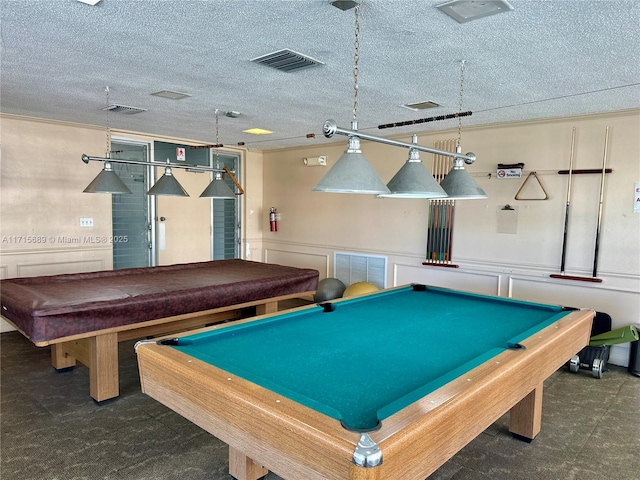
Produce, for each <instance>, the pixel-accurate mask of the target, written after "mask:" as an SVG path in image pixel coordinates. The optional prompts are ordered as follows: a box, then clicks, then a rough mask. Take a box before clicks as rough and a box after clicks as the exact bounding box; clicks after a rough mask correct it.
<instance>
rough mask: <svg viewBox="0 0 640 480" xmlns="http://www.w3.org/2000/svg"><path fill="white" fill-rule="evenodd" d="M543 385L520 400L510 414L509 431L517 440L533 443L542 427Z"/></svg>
mask: <svg viewBox="0 0 640 480" xmlns="http://www.w3.org/2000/svg"><path fill="white" fill-rule="evenodd" d="M542 385H543V384H542V383H541V384H540V385H538V386H537V387H536V388H535V389H534V390H532V391H531V392H530V393H529V394H528V395H527V396H526V397H524V398H523V399H522V400H520V401H519V402H518V403H517V404H516V405H515V406H514V407H513V408H512V409H511V411H510V413H509V431H510V432H511V433H512V434H513V436H515V437H516V438H520V439H522V440H525V441H529V442H530V441H532V440H533V439H534V438H535V437H536V435H538V433H540V429H541V427H542Z"/></svg>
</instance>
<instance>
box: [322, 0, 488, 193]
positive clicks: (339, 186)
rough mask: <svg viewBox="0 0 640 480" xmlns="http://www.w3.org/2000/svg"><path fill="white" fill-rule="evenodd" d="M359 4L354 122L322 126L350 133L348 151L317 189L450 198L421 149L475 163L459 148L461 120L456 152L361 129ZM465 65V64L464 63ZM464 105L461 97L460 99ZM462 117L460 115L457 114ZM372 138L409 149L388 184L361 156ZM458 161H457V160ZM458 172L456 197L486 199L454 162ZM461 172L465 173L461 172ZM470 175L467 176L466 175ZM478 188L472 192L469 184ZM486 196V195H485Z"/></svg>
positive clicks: (326, 132)
mask: <svg viewBox="0 0 640 480" xmlns="http://www.w3.org/2000/svg"><path fill="white" fill-rule="evenodd" d="M359 9H360V6H359V5H358V6H356V7H355V17H356V27H355V57H354V58H355V62H354V63H355V65H354V69H353V78H354V102H353V121H352V122H351V124H352V129H351V130H347V129H344V128H340V127H338V126H337V125H336V122H335V121H334V120H327V121H326V122H325V123H324V125H323V128H322V130H323V133H324V136H325V137H327V138H331V137H332V136H333V135H335V134H336V133H337V134H340V135H347V136H348V137H349V143H348V148H347V150H346V151H345V153H344V154H343V155H342V156H341V157H340V158H339V159H338V161H337V162H336V163H335V165H334V166H333V167H332V168H331V169H330V170H329V171H328V172H327V174H326V175H325V176H324V177H322V179H321V180H320V182H319V183H318V184H317V185H316V186H315V187H314V188H313V190H314V191H316V192H332V193H373V194H377V195H378V196H379V197H397V198H435V199H437V198H448V197H450V196H451V195H452V193H451V192H449V191H448V190H447V189H446V188H445V187H444V185H442V184H440V185H439V184H438V182H437V181H436V180H435V179H434V178H433V175H431V172H430V171H429V169H428V168H427V167H426V166H425V165H424V164H423V163H422V162H421V161H420V155H419V152H421V151H423V152H428V153H433V154H436V155H444V156H448V157H454V158H455V160H456V161H458V160H459V163H460V165H462V162H465V161H466V162H467V163H469V164H471V163H473V162H474V161H475V159H476V156H475V155H474V154H473V153H467V154H466V155H463V154H462V150H461V149H460V147H459V144H460V128H461V127H460V121H459V122H458V149H457V151H456V152H455V153H454V152H447V151H443V150H436V149H434V148H428V147H423V146H421V145H418V143H417V136H415V135H414V136H413V143H404V142H398V141H396V140H390V139H387V138H381V137H376V136H373V135H368V134H364V133H361V132H358V131H357V130H358V122H357V110H358V58H359V32H360V24H359V21H358V11H359ZM463 65H464V64H463ZM462 85H463V83H462V81H461V87H460V98H461V99H462ZM460 102H461V104H462V100H460ZM458 118H460V115H458ZM361 139H364V140H371V141H374V142H378V143H385V144H388V145H393V146H396V147H403V148H408V149H409V159H408V160H407V162H406V163H405V165H403V167H402V168H401V169H400V170H399V171H398V173H396V175H395V176H394V177H393V178H392V179H391V181H390V182H389V184H388V185H384V184H383V183H382V180H380V177H378V174H377V173H376V172H375V170H374V169H373V167H372V166H371V164H369V162H368V161H367V159H366V158H365V157H364V155H362V152H361V151H360V140H361ZM454 163H455V162H454ZM454 170H455V174H454V175H453V178H452V179H451V181H450V183H453V185H452V186H451V187H450V188H452V191H453V192H455V193H456V195H457V197H456V198H484V197H482V196H481V195H482V194H484V192H483V191H482V189H480V187H478V186H477V184H475V181H474V180H473V179H472V178H471V177H470V176H469V174H468V173H467V172H466V170H464V167H463V166H458V164H457V163H455V166H454V169H452V173H453V172H454ZM460 171H461V172H462V173H460ZM465 175H466V176H468V178H466V177H465ZM457 177H465V178H464V181H462V180H459V181H455V182H454V180H455V179H456V178H457ZM468 180H470V181H471V182H469V181H468ZM474 184H475V186H476V187H477V189H476V190H475V191H474V192H473V193H474V195H471V191H470V187H471V186H473V185H474ZM484 196H485V197H486V194H484Z"/></svg>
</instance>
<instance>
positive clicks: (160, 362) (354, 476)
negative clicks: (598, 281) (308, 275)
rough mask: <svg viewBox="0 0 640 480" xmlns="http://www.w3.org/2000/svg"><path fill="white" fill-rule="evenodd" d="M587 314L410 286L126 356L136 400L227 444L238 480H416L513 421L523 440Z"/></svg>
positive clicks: (577, 342) (580, 338) (578, 343)
mask: <svg viewBox="0 0 640 480" xmlns="http://www.w3.org/2000/svg"><path fill="white" fill-rule="evenodd" d="M593 316H594V312H593V311H591V310H578V309H565V308H563V307H559V306H550V305H542V304H536V303H530V302H523V301H516V300H510V299H504V298H498V297H489V296H483V295H475V294H469V293H463V292H458V291H454V290H447V289H441V288H434V287H427V286H424V285H410V286H404V287H397V288H392V289H388V290H384V291H380V292H376V293H373V294H369V295H364V296H361V297H355V298H349V299H341V300H336V301H332V302H328V303H325V304H320V305H311V306H309V307H302V308H300V309H296V310H292V311H289V312H287V313H281V314H273V315H265V316H262V317H258V318H257V319H251V320H248V321H243V322H241V323H236V324H233V325H231V326H225V327H222V328H217V327H214V328H207V329H203V330H200V331H197V332H195V333H191V334H186V335H181V336H177V337H171V338H165V339H163V340H159V341H144V342H139V343H138V344H137V345H136V352H137V356H138V362H139V366H140V376H141V382H142V389H143V391H144V392H145V393H146V394H148V395H150V396H151V397H153V398H155V399H157V400H158V401H160V402H161V403H163V404H165V405H166V406H168V407H169V408H171V409H173V410H174V411H176V412H177V413H179V414H181V415H182V416H184V417H185V418H187V419H189V420H191V421H192V422H194V423H195V424H197V425H199V426H200V427H202V428H203V429H205V430H207V431H208V432H210V433H212V434H213V435H215V436H216V437H218V438H219V439H221V440H222V441H224V442H225V443H227V444H228V445H229V472H230V474H231V475H232V476H234V477H236V478H238V479H240V480H246V479H251V480H254V479H257V478H259V477H261V476H263V475H265V474H266V473H267V472H268V470H271V471H273V472H275V473H276V474H278V475H280V476H281V477H283V478H285V479H290V480H298V479H302V478H304V479H305V480H312V479H320V478H322V479H327V478H329V479H350V480H379V479H391V478H393V479H402V480H412V479H413V480H423V479H424V478H426V477H427V476H428V475H430V474H431V473H432V472H433V471H435V470H436V469H437V468H438V467H439V466H441V465H442V464H443V463H444V462H446V461H447V460H448V459H449V458H450V457H452V456H453V455H454V454H455V453H456V452H457V451H458V450H460V449H461V448H462V447H464V446H465V445H466V444H467V443H468V442H470V441H471V440H472V439H473V438H475V437H476V436H477V435H478V434H480V433H481V432H482V431H483V430H484V429H486V428H487V427H488V426H489V425H491V424H492V423H493V422H495V421H496V420H497V419H498V418H499V417H500V416H501V415H503V414H504V413H506V412H507V411H509V410H510V413H511V414H510V425H509V429H510V431H511V433H512V434H513V435H514V436H516V437H518V438H521V439H525V440H529V441H530V440H532V439H533V438H534V437H535V436H536V435H537V433H538V432H539V431H540V428H541V412H542V384H543V381H544V380H545V379H546V378H547V377H548V376H549V375H551V374H552V373H553V372H554V371H555V370H557V369H558V368H559V367H561V366H562V365H563V364H564V363H565V362H566V361H568V360H569V358H570V357H571V356H572V355H574V354H575V353H576V352H578V351H579V350H580V349H581V348H582V347H583V346H585V345H586V344H587V343H588V340H589V335H590V331H591V322H592V319H593Z"/></svg>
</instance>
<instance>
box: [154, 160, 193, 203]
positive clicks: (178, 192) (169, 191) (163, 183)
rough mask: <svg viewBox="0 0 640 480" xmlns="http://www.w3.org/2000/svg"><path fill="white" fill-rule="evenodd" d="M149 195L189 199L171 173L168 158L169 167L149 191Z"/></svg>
mask: <svg viewBox="0 0 640 480" xmlns="http://www.w3.org/2000/svg"><path fill="white" fill-rule="evenodd" d="M147 195H171V196H174V197H188V196H189V194H188V193H187V191H186V190H185V189H184V188H182V185H180V182H179V181H178V180H177V179H176V177H174V176H173V172H172V171H171V162H170V161H169V159H168V158H167V165H166V166H165V167H164V174H163V175H162V176H161V177H160V179H159V180H158V181H157V182H156V184H155V185H154V186H153V187H151V188H150V189H149V191H148V192H147Z"/></svg>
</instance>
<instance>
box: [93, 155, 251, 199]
mask: <svg viewBox="0 0 640 480" xmlns="http://www.w3.org/2000/svg"><path fill="white" fill-rule="evenodd" d="M82 161H83V162H84V163H87V164H88V163H89V162H103V163H104V164H105V170H107V169H109V170H111V164H112V163H123V164H126V165H142V166H145V167H164V168H165V174H164V175H163V178H166V177H170V178H174V177H173V172H172V171H171V170H172V169H174V168H183V169H185V170H188V171H189V172H213V173H214V174H215V173H219V174H220V175H222V173H223V172H224V173H226V174H227V175H229V178H231V180H232V181H233V183H234V185H235V186H236V187H237V188H238V195H242V194H243V193H244V190H243V189H242V187H241V186H240V183H239V182H238V180H237V179H236V177H235V175H234V172H233V170H231V169H229V168H227V167H223V168H211V167H203V166H200V165H188V164H184V163H180V164H178V163H171V162H170V161H169V160H167V162H166V163H163V162H144V161H142V160H125V159H119V158H108V157H92V156H89V155H85V154H83V155H82ZM167 169H169V172H167ZM112 173H113V174H114V175H115V176H116V178H117V179H118V180H120V178H119V177H118V176H117V175H116V174H115V172H112ZM96 180H97V178H96V179H95V180H94V182H95V181H96ZM160 180H162V178H161V179H160ZM160 180H158V183H159V182H160ZM174 180H175V178H174ZM120 181H122V180H120ZM94 182H91V184H93V183H94ZM165 182H167V183H173V182H172V180H163V183H165ZM91 184H89V187H91ZM156 185H157V183H156ZM89 187H87V189H86V190H85V192H87V193H131V192H130V191H129V192H109V191H106V190H104V191H103V190H100V191H98V190H95V189H93V190H91V191H90V190H89ZM125 187H126V185H125ZM163 188H164V187H162V188H161V189H160V190H161V191H160V193H158V192H157V191H156V190H154V189H155V185H154V187H153V188H152V189H151V190H149V192H147V193H148V195H181V196H188V195H183V194H182V193H178V192H175V193H162V189H163ZM180 188H182V187H180ZM185 193H186V192H185ZM225 198H226V197H225Z"/></svg>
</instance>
